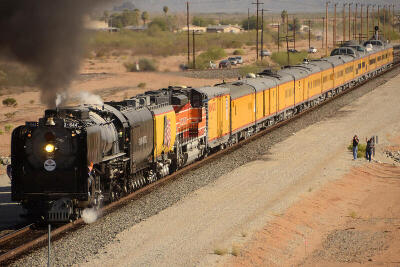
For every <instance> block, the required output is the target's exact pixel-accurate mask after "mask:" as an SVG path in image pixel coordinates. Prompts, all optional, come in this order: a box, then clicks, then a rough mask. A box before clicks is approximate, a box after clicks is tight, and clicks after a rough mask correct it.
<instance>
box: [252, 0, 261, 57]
mask: <svg viewBox="0 0 400 267" xmlns="http://www.w3.org/2000/svg"><path fill="white" fill-rule="evenodd" d="M252 4H253V5H256V9H257V10H256V14H257V21H256V53H257V56H256V59H257V60H258V10H259V6H260V5H262V4H263V3H260V1H259V0H257V2H256V3H252Z"/></svg>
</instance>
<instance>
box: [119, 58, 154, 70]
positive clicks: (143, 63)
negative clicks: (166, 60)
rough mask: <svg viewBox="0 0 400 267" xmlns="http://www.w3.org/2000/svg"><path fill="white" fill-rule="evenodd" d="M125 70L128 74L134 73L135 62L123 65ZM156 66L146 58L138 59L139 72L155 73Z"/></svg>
mask: <svg viewBox="0 0 400 267" xmlns="http://www.w3.org/2000/svg"><path fill="white" fill-rule="evenodd" d="M124 66H125V68H126V70H127V71H129V72H135V71H137V69H136V62H134V63H125V64H124ZM156 70H157V66H156V63H155V62H154V61H153V60H151V59H148V58H141V59H139V71H156Z"/></svg>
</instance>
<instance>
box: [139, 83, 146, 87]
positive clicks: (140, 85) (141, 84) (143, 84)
mask: <svg viewBox="0 0 400 267" xmlns="http://www.w3.org/2000/svg"><path fill="white" fill-rule="evenodd" d="M138 87H139V88H145V87H146V83H139V84H138Z"/></svg>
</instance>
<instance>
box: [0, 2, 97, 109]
mask: <svg viewBox="0 0 400 267" xmlns="http://www.w3.org/2000/svg"><path fill="white" fill-rule="evenodd" d="M99 2H103V1H98V0H97V1H96V0H0V29H1V30H0V51H2V53H6V54H8V55H9V54H11V56H12V57H14V58H15V59H16V60H18V61H19V62H21V63H23V64H26V65H29V66H31V67H33V68H34V69H35V70H36V71H37V73H38V85H39V87H40V88H41V100H42V102H43V103H44V104H46V105H47V106H49V107H54V106H55V100H56V95H57V94H58V93H61V92H65V91H66V90H67V88H68V87H69V85H70V83H71V81H72V79H73V77H74V76H75V75H76V73H77V71H78V70H79V63H80V58H81V56H82V52H83V48H82V47H83V38H82V37H83V33H84V26H83V19H84V16H85V15H86V14H88V13H89V12H90V11H91V10H92V9H93V8H94V7H96V6H98V4H99Z"/></svg>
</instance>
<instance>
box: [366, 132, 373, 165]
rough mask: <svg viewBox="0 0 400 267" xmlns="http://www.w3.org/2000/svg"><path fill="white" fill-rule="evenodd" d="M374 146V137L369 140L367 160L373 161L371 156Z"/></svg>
mask: <svg viewBox="0 0 400 267" xmlns="http://www.w3.org/2000/svg"><path fill="white" fill-rule="evenodd" d="M373 148H374V144H373V142H372V138H370V139H369V140H368V141H367V148H366V154H367V160H369V161H370V162H371V156H372V149H373Z"/></svg>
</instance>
